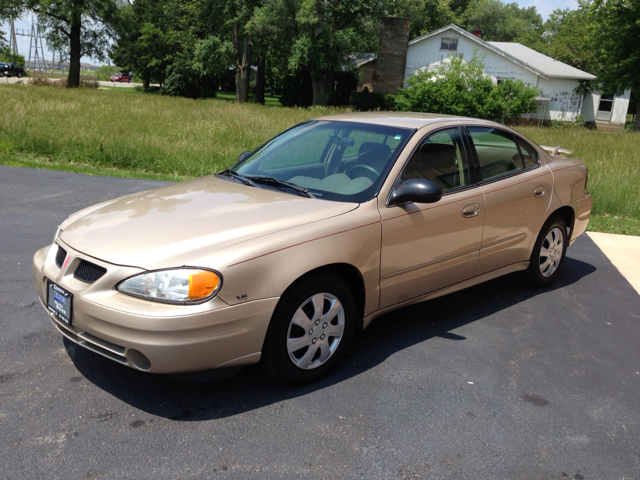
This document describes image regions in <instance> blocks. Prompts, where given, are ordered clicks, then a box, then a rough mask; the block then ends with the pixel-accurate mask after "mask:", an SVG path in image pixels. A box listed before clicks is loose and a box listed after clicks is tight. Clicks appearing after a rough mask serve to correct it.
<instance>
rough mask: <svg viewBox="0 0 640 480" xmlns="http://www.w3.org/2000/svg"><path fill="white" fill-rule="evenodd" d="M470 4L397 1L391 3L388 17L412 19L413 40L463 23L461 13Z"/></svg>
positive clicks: (444, 0)
mask: <svg viewBox="0 0 640 480" xmlns="http://www.w3.org/2000/svg"><path fill="white" fill-rule="evenodd" d="M468 3H469V0H454V1H452V0H397V1H394V2H390V3H389V5H388V15H390V16H397V17H407V18H410V19H411V27H410V31H409V36H410V38H413V37H418V36H420V35H424V34H426V33H428V32H431V31H432V30H435V29H437V28H440V27H444V26H445V25H448V24H450V23H456V24H458V23H461V19H462V16H461V13H462V11H463V10H464V8H466V5H467V4H468ZM456 9H459V10H458V11H456Z"/></svg>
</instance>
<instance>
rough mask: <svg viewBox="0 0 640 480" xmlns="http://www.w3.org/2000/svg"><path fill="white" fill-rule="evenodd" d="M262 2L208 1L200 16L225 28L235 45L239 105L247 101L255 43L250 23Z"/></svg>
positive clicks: (246, 0) (253, 0)
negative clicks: (255, 10)
mask: <svg viewBox="0 0 640 480" xmlns="http://www.w3.org/2000/svg"><path fill="white" fill-rule="evenodd" d="M262 3H263V2H262V1H261V0H225V1H219V0H208V1H207V2H206V3H205V5H204V7H203V10H202V14H201V17H202V18H203V19H207V20H208V22H209V23H210V24H212V25H218V26H219V27H218V28H219V29H220V31H222V30H223V29H224V31H226V32H227V33H226V35H228V38H229V39H230V40H231V41H232V43H233V46H234V51H235V62H234V65H235V71H236V102H238V103H246V102H247V101H248V96H249V80H250V78H251V64H252V60H253V53H254V41H255V40H256V39H255V38H254V37H255V35H254V32H251V31H250V30H249V23H250V21H251V19H252V17H253V12H254V9H255V8H257V7H259V6H260V5H262ZM263 68H264V66H263ZM261 75H262V74H261ZM263 96H264V94H263Z"/></svg>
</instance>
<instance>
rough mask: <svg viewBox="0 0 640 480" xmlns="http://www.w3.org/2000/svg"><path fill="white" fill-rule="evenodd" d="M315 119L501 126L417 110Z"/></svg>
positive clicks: (404, 124) (414, 125)
mask: <svg viewBox="0 0 640 480" xmlns="http://www.w3.org/2000/svg"><path fill="white" fill-rule="evenodd" d="M315 120H325V121H338V122H357V123H368V124H373V125H388V126H393V127H404V128H422V127H426V126H427V125H430V124H433V123H439V122H452V121H453V122H455V121H460V122H463V123H465V124H480V123H481V124H483V125H487V126H496V127H497V126H501V125H499V124H497V123H494V122H490V121H488V120H478V119H477V118H469V117H461V116H457V115H444V114H435V113H415V112H348V113H337V114H334V115H325V116H323V117H318V118H316V119H315Z"/></svg>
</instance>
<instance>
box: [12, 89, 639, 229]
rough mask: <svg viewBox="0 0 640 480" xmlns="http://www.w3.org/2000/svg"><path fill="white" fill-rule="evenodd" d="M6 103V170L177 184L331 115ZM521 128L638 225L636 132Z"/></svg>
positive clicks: (603, 210) (609, 210) (121, 100)
mask: <svg viewBox="0 0 640 480" xmlns="http://www.w3.org/2000/svg"><path fill="white" fill-rule="evenodd" d="M122 90H124V89H122ZM0 105H2V113H3V114H2V116H1V117H0V163H1V162H2V158H12V157H16V156H18V155H32V156H40V157H49V158H51V161H52V163H51V164H49V165H51V166H53V167H54V168H55V166H59V165H60V164H61V163H65V162H66V163H67V164H69V163H74V164H81V165H82V164H84V165H89V166H92V167H95V169H96V170H95V171H96V172H97V171H100V172H104V171H105V169H115V170H117V171H127V172H132V174H133V175H141V174H142V173H143V172H148V173H156V174H163V175H170V176H175V177H197V176H202V175H207V174H210V173H214V172H217V171H220V170H223V169H224V168H227V167H228V166H229V165H231V164H233V163H234V162H235V161H236V159H237V157H238V155H239V154H240V153H241V152H243V151H246V150H252V149H254V148H256V147H257V146H258V145H260V144H261V143H262V142H264V141H265V140H267V139H269V138H270V137H272V136H273V135H275V134H277V133H278V132H281V131H282V130H284V129H286V128H288V127H290V126H292V125H294V124H296V123H298V122H301V121H304V120H307V119H310V118H313V117H317V116H320V115H324V114H327V113H331V112H335V110H330V109H315V110H311V109H295V108H293V109H292V108H281V107H266V106H261V105H253V104H244V105H237V104H235V103H232V102H228V101H223V100H189V99H182V98H173V97H165V96H161V95H150V94H147V95H143V94H132V93H131V92H126V93H125V92H122V93H121V92H119V91H117V90H116V91H103V90H89V89H78V90H66V89H58V88H40V87H34V86H29V85H0ZM518 130H520V131H521V132H522V133H524V134H525V135H527V136H528V137H529V138H531V139H532V140H533V141H535V142H537V143H539V144H543V145H553V146H555V145H562V146H564V147H565V148H569V149H572V150H575V151H576V153H575V156H578V157H580V158H582V159H583V160H584V161H585V162H586V164H587V165H588V167H589V185H588V188H589V190H590V191H591V194H592V195H593V197H594V200H595V205H594V214H596V215H599V216H602V217H615V216H620V217H626V218H630V219H635V220H636V221H640V134H638V133H632V132H625V133H609V132H598V131H589V130H585V129H582V128H537V127H518ZM84 171H86V170H84Z"/></svg>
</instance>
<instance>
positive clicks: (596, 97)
mask: <svg viewBox="0 0 640 480" xmlns="http://www.w3.org/2000/svg"><path fill="white" fill-rule="evenodd" d="M598 105H600V94H599V93H598V92H593V93H588V94H587V96H586V97H585V98H584V104H583V105H582V115H584V121H585V122H594V121H595V120H596V113H597V112H598Z"/></svg>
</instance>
